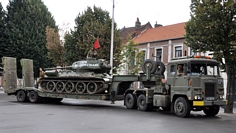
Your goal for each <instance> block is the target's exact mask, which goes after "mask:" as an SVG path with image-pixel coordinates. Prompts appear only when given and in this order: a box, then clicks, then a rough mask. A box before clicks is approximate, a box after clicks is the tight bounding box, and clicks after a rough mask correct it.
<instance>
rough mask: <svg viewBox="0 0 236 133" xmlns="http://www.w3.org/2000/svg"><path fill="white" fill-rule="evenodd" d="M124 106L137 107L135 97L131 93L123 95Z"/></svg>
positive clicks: (128, 107)
mask: <svg viewBox="0 0 236 133" xmlns="http://www.w3.org/2000/svg"><path fill="white" fill-rule="evenodd" d="M125 106H126V108H127V109H137V97H136V96H135V95H133V94H131V93H128V94H127V95H126V96H125Z"/></svg>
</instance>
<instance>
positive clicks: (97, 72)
mask: <svg viewBox="0 0 236 133" xmlns="http://www.w3.org/2000/svg"><path fill="white" fill-rule="evenodd" d="M45 70H46V71H45V75H46V76H45V77H44V78H43V79H42V81H41V83H40V86H41V88H43V90H45V91H49V92H54V91H56V92H61V93H80V94H82V93H85V94H86V93H87V94H95V93H101V92H104V91H105V90H107V89H108V86H109V84H110V80H111V77H110V75H109V74H108V72H109V71H110V70H111V66H110V64H108V62H107V61H106V60H105V59H98V60H97V59H96V58H87V59H86V60H80V61H76V62H74V63H73V64H72V65H71V66H66V67H55V68H46V69H45Z"/></svg>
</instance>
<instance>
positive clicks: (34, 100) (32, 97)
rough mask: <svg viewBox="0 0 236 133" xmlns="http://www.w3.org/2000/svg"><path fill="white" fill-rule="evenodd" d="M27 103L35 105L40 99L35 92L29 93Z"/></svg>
mask: <svg viewBox="0 0 236 133" xmlns="http://www.w3.org/2000/svg"><path fill="white" fill-rule="evenodd" d="M29 101H30V102H31V103H37V102H39V101H40V97H39V96H38V94H37V93H36V92H35V91H31V92H30V93H29Z"/></svg>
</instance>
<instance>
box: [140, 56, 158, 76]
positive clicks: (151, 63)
mask: <svg viewBox="0 0 236 133" xmlns="http://www.w3.org/2000/svg"><path fill="white" fill-rule="evenodd" d="M147 65H149V68H150V73H151V74H153V73H155V72H156V70H157V63H156V62H155V61H154V60H151V59H147V60H145V61H144V62H143V64H142V70H143V72H144V73H146V67H147Z"/></svg>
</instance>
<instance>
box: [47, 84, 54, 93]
mask: <svg viewBox="0 0 236 133" xmlns="http://www.w3.org/2000/svg"><path fill="white" fill-rule="evenodd" d="M55 88H56V84H55V83H54V82H53V81H49V82H48V83H47V90H48V91H49V92H53V91H54V90H55Z"/></svg>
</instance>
